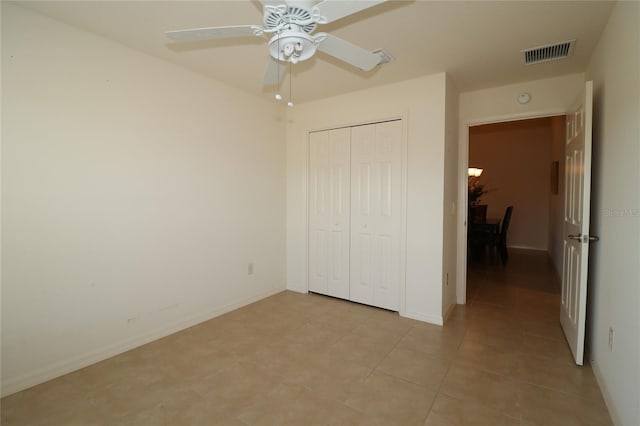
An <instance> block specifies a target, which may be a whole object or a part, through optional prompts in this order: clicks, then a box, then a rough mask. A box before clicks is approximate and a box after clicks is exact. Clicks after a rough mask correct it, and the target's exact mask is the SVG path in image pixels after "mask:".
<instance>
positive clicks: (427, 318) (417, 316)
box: [401, 312, 444, 325]
mask: <svg viewBox="0 0 640 426" xmlns="http://www.w3.org/2000/svg"><path fill="white" fill-rule="evenodd" d="M401 316H403V317H405V318H411V319H414V320H418V321H422V322H428V323H429V324H435V325H443V324H444V321H443V320H442V317H440V316H436V315H425V314H421V313H418V312H404V313H402V314H401Z"/></svg>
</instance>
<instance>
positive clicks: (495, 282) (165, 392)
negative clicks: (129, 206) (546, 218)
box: [1, 250, 611, 426]
mask: <svg viewBox="0 0 640 426" xmlns="http://www.w3.org/2000/svg"><path fill="white" fill-rule="evenodd" d="M558 290H559V289H558V284H557V283H556V282H555V281H554V279H553V275H552V273H551V266H550V263H549V261H548V259H547V257H546V255H545V254H542V255H541V254H539V253H535V252H527V251H518V250H512V252H511V259H510V262H509V264H508V265H507V266H506V267H503V266H501V265H496V264H491V265H471V266H470V270H469V283H468V301H469V303H468V305H466V306H459V307H457V308H456V309H455V311H454V312H453V314H452V316H451V318H450V320H449V321H448V322H447V324H446V325H445V326H444V327H438V326H435V325H429V324H425V323H421V322H418V321H413V320H410V319H406V318H401V317H399V316H398V315H397V314H394V313H391V312H387V311H384V310H379V309H375V308H371V307H367V306H362V305H358V304H354V303H349V302H345V301H341V300H337V299H332V298H328V297H323V296H318V295H311V294H310V295H305V294H297V293H292V292H288V291H287V292H282V293H279V294H277V295H275V296H272V297H270V298H267V299H264V300H262V301H260V302H257V303H254V304H252V305H249V306H247V307H245V308H242V309H239V310H237V311H234V312H231V313H229V314H227V315H223V316H221V317H218V318H216V319H214V320H211V321H208V322H205V323H203V324H200V325H198V326H196V327H192V328H190V329H188V330H185V331H183V332H180V333H176V334H174V335H171V336H169V337H166V338H164V339H161V340H158V341H156V342H153V343H150V344H148V345H145V346H143V347H140V348H138V349H136V350H133V351H130V352H127V353H124V354H122V355H119V356H117V357H114V358H111V359H109V360H106V361H104V362H101V363H98V364H95V365H93V366H91V367H88V368H85V369H82V370H80V371H77V372H74V373H72V374H68V375H66V376H63V377H60V378H58V379H56V380H52V381H50V382H48V383H45V384H42V385H39V386H36V387H33V388H31V389H28V390H25V391H23V392H19V393H16V394H14V395H10V396H8V397H6V398H4V399H2V401H1V404H2V407H1V408H2V414H1V421H2V425H4V426H14V425H34V426H35V425H60V426H71V425H82V426H92V425H95V426H102V425H109V426H111V425H122V426H124V425H153V426H162V425H172V426H180V425H184V426H199V425H207V426H211V425H230V426H233V425H367V426H369V425H403V426H405V425H406V426H410V425H421V426H422V425H427V426H445V425H446V426H458V425H480V426H500V425H521V426H554V425H558V426H572V425H593V426H604V425H610V424H611V421H610V418H609V415H608V413H607V410H606V408H605V405H604V403H603V400H602V396H601V394H600V390H599V388H598V385H597V383H596V381H595V378H594V376H593V373H592V371H591V369H590V368H589V367H588V366H585V367H577V366H575V365H573V363H572V359H571V355H570V352H569V349H568V346H567V344H566V343H565V341H564V338H563V335H562V331H561V329H560V327H559V325H558V310H559V294H558Z"/></svg>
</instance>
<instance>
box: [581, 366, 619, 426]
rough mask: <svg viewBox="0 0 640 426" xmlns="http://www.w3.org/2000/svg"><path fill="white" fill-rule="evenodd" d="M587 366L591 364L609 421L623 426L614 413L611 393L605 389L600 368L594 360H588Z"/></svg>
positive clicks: (605, 385)
mask: <svg viewBox="0 0 640 426" xmlns="http://www.w3.org/2000/svg"><path fill="white" fill-rule="evenodd" d="M589 364H591V370H592V371H593V375H594V376H596V382H598V386H600V392H601V393H602V398H603V399H604V404H605V405H606V406H607V409H608V410H609V416H611V421H612V422H613V424H614V425H616V426H623V425H622V420H620V415H619V414H618V412H617V411H616V405H615V404H614V402H613V397H612V396H611V392H609V388H608V387H607V382H606V381H605V380H604V375H603V374H602V371H601V370H600V366H599V365H598V363H597V362H596V360H595V359H593V358H592V359H590V360H589Z"/></svg>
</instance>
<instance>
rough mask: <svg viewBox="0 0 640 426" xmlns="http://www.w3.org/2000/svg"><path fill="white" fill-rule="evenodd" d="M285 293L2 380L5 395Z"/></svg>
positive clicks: (250, 300) (236, 303) (260, 296)
mask: <svg viewBox="0 0 640 426" xmlns="http://www.w3.org/2000/svg"><path fill="white" fill-rule="evenodd" d="M284 290H286V287H278V288H274V289H271V290H269V291H266V292H263V293H259V294H256V295H254V296H250V297H247V298H244V299H240V300H236V301H234V302H231V303H228V304H226V305H223V306H220V307H218V308H215V309H212V310H210V311H205V312H202V313H200V314H196V315H193V316H191V317H189V318H186V319H183V320H179V321H177V322H175V323H174V324H172V325H170V326H167V327H161V328H158V329H156V330H152V331H149V332H147V333H144V334H141V335H138V336H133V337H131V338H129V339H125V340H123V341H121V342H118V343H116V344H113V345H109V346H106V347H103V348H100V349H97V350H95V351H90V352H87V353H84V354H81V355H78V356H76V357H73V358H70V359H66V360H62V361H60V362H57V363H55V364H53V365H49V366H47V367H44V368H40V369H38V370H35V371H32V372H29V373H27V374H23V375H21V376H18V377H14V378H9V379H8V380H3V381H2V396H3V397H5V396H7V395H11V394H13V393H16V392H19V391H21V390H24V389H27V388H30V387H32V386H35V385H38V384H40V383H44V382H46V381H48V380H51V379H55V378H56V377H60V376H62V375H64V374H68V373H71V372H73V371H76V370H79V369H81V368H84V367H87V366H89V365H92V364H95V363H97V362H100V361H104V360H105V359H108V358H111V357H113V356H116V355H119V354H121V353H123V352H126V351H129V350H132V349H134V348H137V347H139V346H142V345H145V344H147V343H150V342H153V341H154V340H158V339H161V338H163V337H166V336H168V335H170V334H173V333H176V332H178V331H181V330H184V329H186V328H189V327H192V326H194V325H196V324H200V323H202V322H205V321H208V320H210V319H213V318H215V317H218V316H220V315H223V314H226V313H227V312H230V311H233V310H235V309H238V308H241V307H243V306H246V305H249V304H251V303H254V302H257V301H258V300H261V299H264V298H266V297H269V296H272V295H274V294H277V293H280V292H282V291H284Z"/></svg>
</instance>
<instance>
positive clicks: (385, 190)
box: [373, 121, 402, 311]
mask: <svg viewBox="0 0 640 426" xmlns="http://www.w3.org/2000/svg"><path fill="white" fill-rule="evenodd" d="M375 126H376V145H375V146H376V153H375V156H376V159H375V161H376V165H377V171H378V173H379V174H378V187H377V188H376V192H377V196H376V197H375V198H376V201H377V208H376V212H377V215H376V237H377V238H376V242H377V250H378V251H377V253H376V254H377V259H376V260H375V263H376V264H377V266H378V271H377V273H378V280H377V281H376V283H375V285H374V288H373V304H374V305H375V306H379V307H381V308H385V309H390V310H394V311H397V310H399V308H400V231H401V223H402V220H401V217H400V210H401V203H402V200H401V192H400V191H401V187H402V183H401V158H402V157H401V146H402V145H401V142H402V122H401V121H389V122H386V123H378V124H376V125H375Z"/></svg>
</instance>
